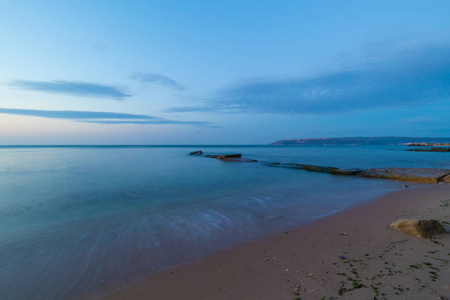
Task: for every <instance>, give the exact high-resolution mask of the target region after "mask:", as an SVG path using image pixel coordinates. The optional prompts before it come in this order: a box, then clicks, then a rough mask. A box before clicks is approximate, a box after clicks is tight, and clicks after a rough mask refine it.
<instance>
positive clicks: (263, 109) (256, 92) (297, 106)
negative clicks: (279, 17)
mask: <svg viewBox="0 0 450 300" xmlns="http://www.w3.org/2000/svg"><path fill="white" fill-rule="evenodd" d="M449 53H450V47H449V46H448V45H439V46H437V45H421V46H415V47H409V48H406V49H402V50H401V51H399V50H398V49H397V50H396V51H394V52H393V53H384V54H382V55H380V54H379V53H378V54H377V55H378V57H373V56H372V57H370V59H368V60H367V61H365V62H363V63H360V64H359V65H358V66H352V67H351V68H347V69H345V68H340V69H339V70H336V69H335V68H333V71H332V72H328V73H322V74H319V75H314V76H310V77H304V78H287V79H268V80H250V81H247V82H242V83H240V84H237V85H234V86H231V87H229V88H226V89H224V90H221V91H218V92H216V93H215V94H212V95H210V96H209V97H206V98H205V99H201V100H199V101H198V106H184V107H172V108H169V109H168V110H167V112H212V111H213V112H218V113H280V114H301V113H309V114H325V113H341V112H350V111H359V110H368V109H378V108H389V107H410V106H416V105H423V104H426V103H430V102H433V101H437V100H443V99H444V100H445V99H450V56H449Z"/></svg>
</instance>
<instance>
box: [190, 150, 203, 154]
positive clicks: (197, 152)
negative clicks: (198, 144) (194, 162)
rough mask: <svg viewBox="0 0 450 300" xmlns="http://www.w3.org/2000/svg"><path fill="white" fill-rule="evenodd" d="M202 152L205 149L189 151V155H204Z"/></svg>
mask: <svg viewBox="0 0 450 300" xmlns="http://www.w3.org/2000/svg"><path fill="white" fill-rule="evenodd" d="M202 154H203V151H202V150H199V151H193V152H191V153H189V155H202Z"/></svg>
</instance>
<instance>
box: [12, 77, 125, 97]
mask: <svg viewBox="0 0 450 300" xmlns="http://www.w3.org/2000/svg"><path fill="white" fill-rule="evenodd" d="M9 85H10V86H12V87H15V88H18V89H21V90H27V91H38V92H44V93H51V94H64V95H70V96H77V97H96V98H111V99H114V100H119V101H120V100H124V99H125V98H127V97H131V95H129V94H126V93H125V92H123V91H121V90H120V89H118V88H116V87H113V86H107V85H101V84H95V83H87V82H76V81H64V80H56V81H29V80H15V81H12V82H10V83H9Z"/></svg>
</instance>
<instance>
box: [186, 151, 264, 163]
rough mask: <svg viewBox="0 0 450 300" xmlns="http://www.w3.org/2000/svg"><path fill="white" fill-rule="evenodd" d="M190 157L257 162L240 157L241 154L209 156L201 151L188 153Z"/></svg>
mask: <svg viewBox="0 0 450 300" xmlns="http://www.w3.org/2000/svg"><path fill="white" fill-rule="evenodd" d="M189 154H190V155H200V156H203V157H210V158H217V159H220V160H223V161H237V162H257V160H256V159H250V158H245V157H242V154H240V153H238V154H224V155H209V154H203V152H202V151H195V152H191V153H189Z"/></svg>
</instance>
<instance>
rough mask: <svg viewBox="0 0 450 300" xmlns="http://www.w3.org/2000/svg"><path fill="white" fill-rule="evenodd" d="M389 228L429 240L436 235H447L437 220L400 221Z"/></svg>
mask: <svg viewBox="0 0 450 300" xmlns="http://www.w3.org/2000/svg"><path fill="white" fill-rule="evenodd" d="M391 228H394V229H397V230H400V231H402V232H405V233H407V234H411V235H414V236H416V237H419V238H431V237H433V236H435V235H438V234H445V233H447V231H445V229H444V227H442V225H441V223H439V221H437V220H416V219H401V220H398V221H396V222H394V223H392V224H391Z"/></svg>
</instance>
